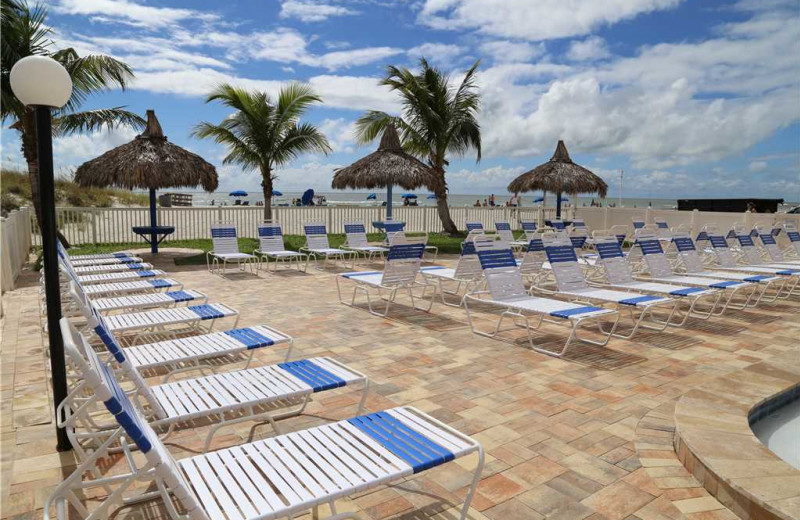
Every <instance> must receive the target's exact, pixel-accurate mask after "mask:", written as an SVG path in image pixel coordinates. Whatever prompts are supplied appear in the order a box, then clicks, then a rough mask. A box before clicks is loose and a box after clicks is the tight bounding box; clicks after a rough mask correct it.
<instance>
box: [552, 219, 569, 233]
mask: <svg viewBox="0 0 800 520" xmlns="http://www.w3.org/2000/svg"><path fill="white" fill-rule="evenodd" d="M550 227H551V228H553V229H555V230H556V231H566V230H567V225H566V224H564V221H563V220H561V219H553V220H551V221H550Z"/></svg>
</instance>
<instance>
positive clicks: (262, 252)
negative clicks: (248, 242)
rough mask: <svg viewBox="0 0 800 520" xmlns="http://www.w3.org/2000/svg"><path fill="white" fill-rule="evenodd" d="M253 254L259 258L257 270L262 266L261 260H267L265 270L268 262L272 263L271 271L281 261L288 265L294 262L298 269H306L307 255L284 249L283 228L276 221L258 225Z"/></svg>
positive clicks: (276, 267) (275, 269) (303, 270)
mask: <svg viewBox="0 0 800 520" xmlns="http://www.w3.org/2000/svg"><path fill="white" fill-rule="evenodd" d="M253 255H254V256H256V257H258V258H259V260H260V261H259V263H258V269H259V270H261V268H262V265H263V260H267V271H269V264H270V263H272V264H273V265H274V267H273V272H274V271H277V270H278V265H279V264H281V263H283V264H289V265H290V266H291V265H292V264H295V266H296V267H297V270H298V271H302V272H306V271H307V270H308V260H309V257H308V255H307V254H305V253H301V252H299V251H290V250H288V249H286V246H285V245H284V243H283V228H281V225H280V224H279V223H277V222H264V223H262V224H260V225H259V226H258V249H256V250H255V251H253ZM269 260H272V262H269Z"/></svg>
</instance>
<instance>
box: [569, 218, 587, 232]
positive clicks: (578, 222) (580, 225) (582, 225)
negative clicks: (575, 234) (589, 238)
mask: <svg viewBox="0 0 800 520" xmlns="http://www.w3.org/2000/svg"><path fill="white" fill-rule="evenodd" d="M572 229H573V230H575V229H582V230H584V231H586V233H587V234H588V233H589V228H588V227H587V226H586V221H585V220H584V219H582V218H578V217H575V218H573V219H572Z"/></svg>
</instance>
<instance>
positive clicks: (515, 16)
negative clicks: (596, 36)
mask: <svg viewBox="0 0 800 520" xmlns="http://www.w3.org/2000/svg"><path fill="white" fill-rule="evenodd" d="M680 1H681V0H603V1H598V0H536V1H535V2H532V1H531V0H425V3H424V5H423V7H422V10H421V11H420V13H419V16H418V18H417V20H418V22H420V23H422V24H424V25H427V26H429V27H433V28H435V29H450V30H464V29H474V30H477V31H478V32H481V33H484V34H491V35H494V36H500V37H505V38H519V39H524V40H531V41H540V40H548V39H553V38H564V37H569V36H579V35H583V34H588V33H590V32H591V31H593V30H594V29H597V28H599V27H602V26H604V25H610V24H614V23H616V22H619V21H622V20H627V19H631V18H634V17H636V16H638V15H640V14H644V13H649V12H652V11H656V10H661V9H668V8H671V7H675V6H676V5H678V4H679V3H680Z"/></svg>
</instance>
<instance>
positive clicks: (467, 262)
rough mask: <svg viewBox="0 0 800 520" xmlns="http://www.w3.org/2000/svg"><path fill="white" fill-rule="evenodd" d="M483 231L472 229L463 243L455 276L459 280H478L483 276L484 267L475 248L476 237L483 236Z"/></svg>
mask: <svg viewBox="0 0 800 520" xmlns="http://www.w3.org/2000/svg"><path fill="white" fill-rule="evenodd" d="M483 236H484V234H483V232H482V231H478V230H475V231H470V232H469V233H468V234H467V238H466V239H465V240H464V242H463V243H462V244H461V256H459V257H458V263H456V268H455V272H454V273H453V277H454V278H456V279H457V280H477V279H478V278H480V277H481V276H483V269H481V263H480V261H479V260H478V252H477V251H476V250H475V239H479V238H480V237H483Z"/></svg>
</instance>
